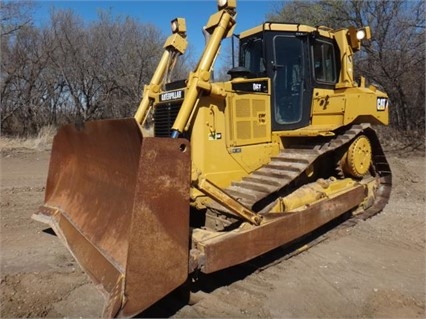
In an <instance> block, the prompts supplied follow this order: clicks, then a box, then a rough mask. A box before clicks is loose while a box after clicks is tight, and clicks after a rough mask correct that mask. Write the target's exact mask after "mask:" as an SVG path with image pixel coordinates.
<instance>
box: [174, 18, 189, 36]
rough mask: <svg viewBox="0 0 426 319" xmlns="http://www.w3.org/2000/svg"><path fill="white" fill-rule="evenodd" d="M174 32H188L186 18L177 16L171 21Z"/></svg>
mask: <svg viewBox="0 0 426 319" xmlns="http://www.w3.org/2000/svg"><path fill="white" fill-rule="evenodd" d="M171 26H172V32H173V33H180V34H181V33H185V32H186V23H185V19H184V18H176V19H174V20H172V22H171Z"/></svg>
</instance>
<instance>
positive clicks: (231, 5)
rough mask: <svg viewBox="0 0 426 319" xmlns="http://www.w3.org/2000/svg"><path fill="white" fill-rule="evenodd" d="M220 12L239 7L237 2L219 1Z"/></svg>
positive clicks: (231, 0) (234, 0)
mask: <svg viewBox="0 0 426 319" xmlns="http://www.w3.org/2000/svg"><path fill="white" fill-rule="evenodd" d="M217 6H218V8H219V10H222V9H235V8H236V7H237V0H217Z"/></svg>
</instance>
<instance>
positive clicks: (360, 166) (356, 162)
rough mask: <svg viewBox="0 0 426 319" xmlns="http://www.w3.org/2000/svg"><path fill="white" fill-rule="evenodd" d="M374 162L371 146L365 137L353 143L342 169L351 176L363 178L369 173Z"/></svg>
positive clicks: (358, 138) (360, 137)
mask: <svg viewBox="0 0 426 319" xmlns="http://www.w3.org/2000/svg"><path fill="white" fill-rule="evenodd" d="M371 161H372V150H371V144H370V141H369V140H368V138H367V137H366V136H365V135H361V136H359V137H357V138H356V139H355V141H353V142H352V144H351V146H350V147H349V149H348V151H347V152H346V153H345V155H344V157H343V160H342V169H343V171H344V172H345V173H346V174H348V175H349V176H353V177H362V176H364V175H365V174H367V173H368V171H369V169H370V165H371Z"/></svg>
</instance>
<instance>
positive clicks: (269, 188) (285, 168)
mask: <svg viewBox="0 0 426 319" xmlns="http://www.w3.org/2000/svg"><path fill="white" fill-rule="evenodd" d="M360 134H365V135H366V136H367V137H368V138H369V139H370V142H371V144H372V151H373V156H372V157H373V158H372V162H373V174H375V176H376V178H377V180H378V188H377V191H376V194H375V196H376V197H375V201H374V204H373V205H372V206H371V207H369V208H368V209H367V210H366V211H365V212H364V213H362V214H360V215H359V217H361V218H364V219H365V218H368V217H371V216H372V215H374V214H376V213H378V212H379V211H380V210H382V209H383V207H384V206H385V205H386V203H387V202H388V200H389V196H390V192H391V184H392V174H391V170H390V167H389V164H388V162H387V160H386V157H385V155H384V153H383V150H382V147H381V146H380V143H379V141H378V139H377V136H376V133H375V131H374V130H373V129H372V128H371V126H370V125H369V124H358V125H353V126H350V127H349V128H348V129H347V130H346V131H345V132H343V133H342V134H339V135H337V136H334V137H333V138H330V139H329V140H327V141H325V142H322V143H317V144H304V145H301V146H298V147H297V148H296V147H290V148H286V149H285V150H283V151H282V152H281V153H279V154H278V155H277V156H276V157H273V158H272V159H271V161H270V162H269V163H268V164H267V165H264V166H262V167H261V168H259V169H258V170H256V171H254V172H253V173H251V174H250V175H249V176H247V177H245V178H243V179H242V180H241V181H239V182H234V183H232V185H231V186H229V187H228V188H226V189H225V192H226V193H228V194H229V195H230V196H232V197H234V198H235V199H237V200H238V201H239V202H240V203H241V204H243V205H244V206H246V207H248V208H250V209H252V210H254V211H256V212H259V211H261V210H262V209H264V208H265V207H267V206H268V205H269V204H270V203H272V202H273V201H275V200H276V199H277V198H279V197H280V196H282V195H285V194H288V193H289V192H291V191H292V190H294V189H295V188H297V186H298V184H299V185H300V183H303V182H302V177H303V176H306V174H305V172H306V171H307V170H308V169H309V168H310V167H312V166H315V165H317V166H318V164H322V163H320V161H321V159H324V158H325V157H326V156H327V155H330V156H332V155H333V154H334V153H335V152H337V151H338V150H340V149H342V148H344V147H345V146H348V145H350V143H351V142H352V141H353V140H354V139H355V138H356V137H357V136H359V135H360ZM329 165H330V164H329ZM209 208H211V209H214V210H216V211H222V212H225V213H229V211H228V210H227V209H226V208H224V207H222V206H221V205H220V204H218V203H216V202H212V203H211V204H210V205H209Z"/></svg>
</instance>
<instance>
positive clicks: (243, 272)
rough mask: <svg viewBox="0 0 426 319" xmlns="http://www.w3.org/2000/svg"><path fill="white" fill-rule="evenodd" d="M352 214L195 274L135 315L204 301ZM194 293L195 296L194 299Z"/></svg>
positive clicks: (161, 313)
mask: <svg viewBox="0 0 426 319" xmlns="http://www.w3.org/2000/svg"><path fill="white" fill-rule="evenodd" d="M351 216H352V214H351V212H347V213H345V214H343V215H341V216H340V217H337V218H336V219H334V220H332V221H330V222H329V223H327V224H325V225H323V226H322V227H320V228H318V229H317V230H315V231H313V232H312V233H310V234H307V235H305V236H303V237H302V238H299V239H297V240H295V241H293V242H290V243H288V244H286V245H283V246H280V247H278V248H275V249H274V250H271V251H270V252H268V253H266V254H263V255H261V256H259V257H256V258H254V259H252V260H250V261H247V262H245V263H243V264H240V265H236V266H234V267H230V268H227V269H224V270H220V271H217V272H215V273H212V274H203V273H198V274H195V275H194V274H193V275H192V276H190V278H189V279H188V281H187V282H186V283H185V284H183V285H182V286H180V287H179V288H177V289H175V290H174V291H172V292H171V293H170V294H168V295H167V296H165V297H164V298H162V299H161V300H159V301H158V302H156V303H155V304H153V305H152V306H151V307H149V308H148V309H146V310H145V311H143V312H141V313H140V314H138V315H137V316H135V317H134V318H169V317H171V316H173V315H174V314H176V313H177V312H178V311H179V310H180V309H182V308H183V307H185V306H186V305H194V304H196V303H197V302H198V301H200V300H197V299H199V298H197V297H196V294H197V293H198V292H203V293H212V292H213V291H215V290H216V289H218V288H220V287H223V286H228V285H230V284H232V283H235V282H237V281H240V280H243V279H244V278H246V277H247V276H250V275H251V274H253V273H255V272H260V271H263V270H265V269H267V268H268V267H270V266H273V265H274V264H278V263H280V262H283V261H284V260H286V259H289V258H291V257H293V256H295V255H297V254H299V253H301V252H303V251H305V250H306V249H308V248H310V247H312V246H315V245H316V244H317V243H319V242H321V241H323V240H324V239H326V238H328V237H327V233H328V232H329V231H331V230H337V229H338V228H337V226H339V225H341V224H343V223H344V222H346V221H349V218H350V217H351ZM191 295H192V296H191ZM194 296H195V298H193V297H194Z"/></svg>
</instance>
